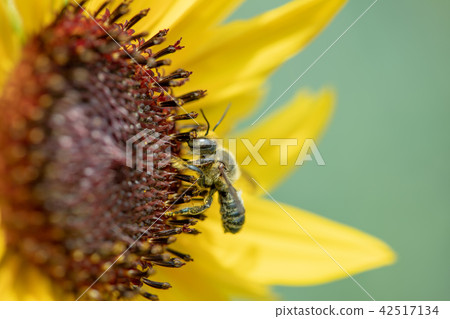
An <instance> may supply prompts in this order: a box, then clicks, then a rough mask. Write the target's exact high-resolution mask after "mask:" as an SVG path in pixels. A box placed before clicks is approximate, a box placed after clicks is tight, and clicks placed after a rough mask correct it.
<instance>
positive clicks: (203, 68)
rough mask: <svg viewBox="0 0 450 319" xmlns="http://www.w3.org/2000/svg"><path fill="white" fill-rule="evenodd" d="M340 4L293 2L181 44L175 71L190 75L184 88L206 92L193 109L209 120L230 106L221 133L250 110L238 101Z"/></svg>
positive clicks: (340, 0) (320, 0)
mask: <svg viewBox="0 0 450 319" xmlns="http://www.w3.org/2000/svg"><path fill="white" fill-rule="evenodd" d="M344 2H345V1H343V0H338V1H328V0H297V1H292V2H290V3H288V4H286V5H284V6H282V7H280V8H277V9H274V10H272V11H270V12H267V13H265V14H263V15H261V16H258V17H256V18H253V19H250V20H247V21H236V22H232V23H230V24H228V25H225V26H223V27H219V28H215V29H213V30H208V29H205V30H199V34H201V36H200V35H198V36H197V37H196V38H193V39H192V40H190V41H186V42H185V45H186V49H184V50H185V52H183V53H179V54H174V55H173V61H174V63H173V64H174V66H176V67H180V66H182V67H185V68H187V69H189V70H191V71H193V75H192V76H191V80H190V81H189V82H188V83H187V84H186V85H185V86H183V88H182V89H183V90H193V89H197V88H202V89H207V90H208V96H207V97H206V98H205V99H203V100H202V101H201V102H200V103H198V104H197V103H196V105H195V107H196V108H197V107H202V108H204V109H207V113H208V114H209V116H211V117H220V113H221V112H222V110H223V109H224V107H225V106H226V105H227V104H228V103H229V102H231V103H232V104H233V107H232V108H231V110H230V114H229V117H228V118H227V121H225V123H224V124H223V126H222V127H221V130H219V132H224V131H225V129H226V128H228V127H229V125H230V123H233V122H232V121H233V120H234V119H235V118H238V117H242V116H244V115H247V114H248V113H249V112H251V111H252V110H253V108H254V105H248V104H246V102H247V101H245V102H242V101H241V100H239V99H238V98H237V97H242V96H245V95H255V91H259V90H260V89H261V86H262V84H263V83H264V82H265V81H266V79H267V77H268V75H269V74H270V73H271V72H273V71H274V70H275V69H276V68H277V67H279V66H280V65H281V64H282V63H283V62H284V61H286V60H287V59H288V58H290V57H291V56H293V55H294V54H295V53H297V52H298V51H299V50H300V49H302V48H303V47H304V46H305V45H306V44H307V43H308V42H309V41H311V39H312V38H313V37H314V36H316V35H317V34H318V33H319V32H320V31H321V30H322V29H323V28H324V27H325V26H326V24H327V23H328V22H329V21H330V20H331V18H332V17H333V16H334V15H335V14H336V12H337V11H338V10H339V9H340V8H341V7H342V5H343V3H344ZM300 71H301V70H299V72H300ZM197 74H198V76H197ZM244 100H245V99H244ZM227 122H228V123H227Z"/></svg>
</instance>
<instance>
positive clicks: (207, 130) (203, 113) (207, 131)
mask: <svg viewBox="0 0 450 319" xmlns="http://www.w3.org/2000/svg"><path fill="white" fill-rule="evenodd" d="M200 112H202V115H203V118H204V119H205V121H206V124H207V128H206V134H205V136H206V135H208V133H209V121H208V119H207V118H206V116H205V112H203V110H202V109H200ZM216 126H217V125H216Z"/></svg>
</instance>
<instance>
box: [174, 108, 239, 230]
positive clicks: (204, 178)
mask: <svg viewBox="0 0 450 319" xmlns="http://www.w3.org/2000/svg"><path fill="white" fill-rule="evenodd" d="M228 109H229V106H228V107H227V109H226V110H225V112H224V114H223V115H222V117H221V119H220V120H219V122H218V123H217V124H216V125H215V126H214V128H213V131H214V130H215V129H216V128H217V126H218V125H219V124H220V123H221V121H222V120H223V118H224V117H225V115H226V113H227V111H228ZM201 112H202V115H203V117H204V119H205V121H206V123H207V129H206V133H204V134H199V135H198V136H197V137H194V138H191V139H189V140H188V141H187V145H188V146H189V149H190V152H191V153H192V154H193V155H196V156H198V158H197V159H195V160H189V161H184V160H181V159H176V160H175V161H176V163H175V164H176V165H175V166H177V167H180V168H181V167H184V168H187V169H189V170H192V171H195V172H197V173H198V174H199V178H198V180H197V181H196V185H197V187H199V188H200V190H207V194H206V196H205V201H204V203H203V205H201V206H193V207H185V208H182V209H180V210H178V211H175V212H169V213H166V215H167V216H175V215H196V214H200V213H202V212H204V211H205V210H206V209H208V208H209V207H211V204H212V201H213V195H214V194H215V193H216V192H217V193H218V197H219V204H220V213H221V215H222V225H223V228H224V230H225V232H230V233H233V234H235V233H237V232H239V231H240V230H241V228H242V226H243V224H244V221H245V208H244V202H243V200H242V197H241V194H240V192H238V191H237V190H236V189H235V188H234V186H233V183H234V182H235V181H236V180H237V179H238V178H239V176H240V170H239V167H238V165H237V162H236V159H235V158H234V156H233V154H232V153H231V152H230V151H228V150H227V149H225V148H224V147H223V146H222V145H221V144H220V143H219V141H218V140H216V139H214V138H209V137H208V133H209V122H208V120H207V119H206V117H205V114H204V113H203V111H202V110H201Z"/></svg>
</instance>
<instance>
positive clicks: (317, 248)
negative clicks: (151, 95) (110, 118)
mask: <svg viewBox="0 0 450 319" xmlns="http://www.w3.org/2000/svg"><path fill="white" fill-rule="evenodd" d="M241 2H242V1H241V0H231V1H230V0H227V1H223V0H215V1H207V0H190V1H186V0H178V1H177V0H173V1H154V0H151V1H149V0H135V1H134V2H133V4H132V9H133V10H132V11H131V12H129V13H127V14H125V16H124V17H121V19H120V20H118V21H125V20H126V19H130V18H131V17H133V16H134V15H136V14H137V13H138V12H139V10H141V9H145V8H147V7H150V8H151V11H150V14H149V16H148V18H145V19H142V20H141V21H140V22H139V23H138V24H136V25H135V26H133V28H134V30H135V31H136V33H140V32H144V31H145V32H148V33H149V34H150V35H152V34H155V33H156V32H158V31H159V30H162V29H164V28H170V32H169V33H168V34H167V36H166V37H167V39H166V41H167V42H168V43H175V41H177V40H178V39H179V38H180V37H183V41H182V43H183V45H185V46H186V48H185V49H184V50H183V52H180V53H178V54H175V55H173V58H172V56H171V58H172V65H173V66H174V68H173V69H177V68H178V67H180V66H182V67H184V68H186V69H187V70H189V71H193V78H192V79H191V81H189V82H186V83H184V85H183V87H182V88H177V87H173V93H174V96H179V95H180V94H182V93H184V92H186V90H187V91H193V90H195V89H197V88H202V89H207V90H208V95H207V97H206V98H204V99H202V100H200V101H198V102H197V103H195V104H193V105H192V106H191V105H185V106H184V108H185V109H186V110H188V111H193V110H198V109H200V108H203V109H204V110H205V112H206V113H207V114H208V118H210V119H218V118H219V117H220V116H221V114H222V112H223V109H224V106H225V105H227V104H228V103H230V102H231V103H232V105H233V106H232V108H231V109H230V112H229V114H228V115H227V117H226V120H225V121H224V122H223V123H222V124H221V126H220V127H219V128H218V134H219V135H221V136H227V133H228V132H229V131H230V129H231V128H232V125H233V124H234V123H236V122H237V121H238V120H239V119H242V118H243V117H245V116H247V115H249V114H250V113H251V112H252V111H253V110H254V109H255V106H256V105H257V103H258V101H260V99H261V97H262V96H263V93H264V90H263V84H264V83H265V81H266V80H267V77H268V76H269V75H270V74H271V73H272V72H273V71H274V70H275V69H276V68H277V67H279V66H280V65H281V64H282V63H283V62H284V61H286V59H288V58H289V57H291V56H292V55H294V54H295V53H297V52H298V51H299V50H300V49H302V48H303V47H304V46H305V45H306V44H307V43H308V42H309V41H310V40H311V39H312V38H313V37H314V36H316V35H317V34H318V33H319V32H320V31H321V30H322V29H323V28H324V27H325V25H326V24H327V23H328V22H329V21H330V19H331V18H332V17H333V16H334V14H335V13H336V12H337V11H338V10H339V9H340V8H341V6H342V5H343V4H344V2H345V1H343V0H335V1H329V0H294V1H292V2H290V3H288V4H286V5H284V6H282V7H279V8H277V9H274V10H272V11H270V12H267V13H264V14H262V15H260V16H258V17H255V18H252V19H249V20H246V21H235V22H231V23H228V24H225V25H223V24H220V22H221V21H223V20H224V18H226V17H227V16H228V15H229V14H230V13H231V12H232V11H233V10H234V9H235V8H236V7H237V6H238V5H239V4H240V3H241ZM64 3H65V1H63V0H60V1H54V0H42V1H39V2H37V1H31V0H30V1H25V0H23V1H12V0H11V1H3V2H0V27H1V29H2V38H1V40H0V41H1V45H0V86H1V87H3V86H4V85H5V83H7V82H6V81H7V79H8V78H10V79H11V80H12V82H11V83H14V79H15V78H20V77H21V76H23V72H28V70H27V69H26V68H25V69H15V68H18V66H17V65H18V61H20V60H21V59H22V58H24V57H26V56H27V55H32V54H33V52H32V51H25V52H24V51H23V50H22V49H23V46H24V45H25V44H26V43H28V41H29V39H30V38H31V37H32V35H33V34H39V33H40V32H41V30H42V29H43V27H44V26H46V25H48V24H49V23H51V22H52V21H53V20H54V19H55V13H56V12H59V11H60V10H61V8H62V6H63V5H64ZM101 4H102V1H97V0H95V1H94V0H93V1H89V2H87V3H86V4H85V7H86V9H87V11H88V12H91V13H93V12H95V11H96V10H97V9H98V8H99V6H100V5H101ZM76 27H78V26H74V27H73V28H74V29H75V28H76ZM74 32H75V31H74ZM71 41H76V40H75V38H74V39H73V40H71ZM83 45H85V44H83ZM32 48H33V47H32ZM63 49H64V48H63ZM62 56H63V57H64V54H63V55H62ZM55 59H57V58H55ZM63 60H64V59H63ZM61 63H66V61H63V62H61ZM167 69H168V70H170V68H169V67H167ZM12 70H20V72H22V73H20V74H19V73H15V72H13V73H11V72H12ZM82 75H83V74H82ZM17 81H18V82H19V83H15V85H18V86H20V85H21V82H20V81H19V80H17ZM166 82H167V81H166ZM52 83H53V82H52ZM160 83H162V82H160ZM34 84H35V83H34ZM9 85H10V86H11V84H9ZM6 86H7V87H8V84H7V85H6ZM56 86H57V85H56ZM180 90H182V91H180ZM7 92H8V91H7ZM60 93H61V92H60ZM7 94H8V93H7ZM17 98H18V99H20V98H21V97H20V96H17ZM333 100H334V97H333V93H332V92H330V91H328V90H324V91H322V92H320V93H318V94H313V93H309V92H300V93H299V94H298V95H297V96H296V97H295V98H294V99H293V100H292V101H291V102H290V103H289V105H287V106H285V107H284V108H282V109H281V110H280V111H278V112H275V114H272V115H270V116H267V117H266V119H263V120H261V121H260V122H258V125H256V126H255V127H254V128H250V129H249V130H247V131H245V132H241V133H239V134H237V136H239V137H244V138H248V139H249V140H250V141H251V142H252V143H253V144H255V141H256V140H258V139H260V138H266V139H268V138H271V137H277V138H281V137H282V138H295V139H297V140H298V141H299V142H300V144H301V143H302V141H304V140H305V139H308V138H313V139H315V138H317V137H318V136H319V135H320V133H321V131H322V129H323V128H324V126H325V125H326V123H327V121H328V119H329V117H330V115H331V112H332V107H333ZM167 101H169V100H167ZM46 102H48V101H47V99H42V98H41V99H39V103H43V104H46ZM169 102H170V101H169ZM48 103H51V102H48ZM88 103H91V102H88ZM0 107H1V112H2V116H3V112H6V111H7V109H8V110H9V109H10V108H11V105H1V106H0ZM11 112H14V110H12V111H10V113H7V114H13V113H11ZM111 125H112V124H111ZM112 126H113V125H112ZM30 132H31V131H30ZM39 133H40V131H39V130H37V131H34V135H32V134H31V133H30V135H32V137H33V138H34V139H37V140H39V137H40V136H39ZM36 136H37V137H36ZM6 143H8V142H7V141H6V142H5V141H3V144H6ZM3 144H2V146H3ZM275 150H276V149H275ZM14 151H17V149H14ZM17 152H18V151H17ZM17 152H16V153H15V154H16V155H17ZM111 152H112V150H111ZM19 153H20V152H19ZM277 153H278V152H277ZM260 154H261V155H262V157H263V158H264V159H265V161H266V162H267V163H268V165H267V166H259V165H256V164H255V163H254V162H252V163H251V164H250V165H249V166H246V167H245V170H246V171H247V174H248V175H249V176H253V177H254V179H255V181H256V183H257V185H253V184H251V183H249V182H248V181H247V180H246V178H241V179H240V180H239V181H237V182H236V188H237V189H240V190H242V191H243V195H242V196H243V200H244V203H245V207H246V211H247V213H246V222H245V225H244V227H243V229H242V231H241V232H240V233H238V234H235V235H230V234H224V232H223V229H222V225H221V221H220V214H219V207H218V203H217V200H215V201H214V203H213V205H212V207H211V208H210V209H209V210H208V212H207V217H208V218H207V219H206V220H204V221H201V222H199V223H198V224H197V225H196V228H197V229H198V230H200V232H201V234H199V235H197V236H192V235H190V234H182V235H179V236H178V240H177V242H175V243H174V244H171V245H170V249H174V251H182V252H189V254H190V255H191V256H192V258H193V259H194V261H190V262H187V263H186V265H184V266H183V267H181V268H179V269H173V268H168V267H155V268H156V273H155V274H151V276H150V277H149V278H150V279H151V280H152V281H157V282H168V283H170V284H171V285H172V287H173V288H171V289H167V290H160V291H157V295H158V296H159V297H160V299H162V300H227V299H232V298H243V299H272V298H274V296H273V295H272V294H271V292H270V285H313V284H320V283H324V282H329V281H332V280H336V279H339V278H345V277H347V276H348V274H356V273H359V272H362V271H366V270H370V269H373V268H376V267H381V266H384V265H388V264H390V263H392V262H393V261H394V259H395V256H394V253H393V252H392V251H391V250H390V248H389V247H388V246H387V245H386V244H384V243H383V242H381V241H380V240H378V239H376V238H374V237H371V236H369V235H367V234H364V233H362V232H360V231H358V230H355V229H353V228H351V227H348V226H344V225H341V224H339V223H336V222H333V221H330V220H328V219H326V218H323V217H319V216H317V215H314V214H312V213H309V212H306V211H303V210H300V209H298V208H295V207H291V206H289V205H284V204H282V205H279V204H277V203H276V202H274V201H272V200H269V199H264V198H262V196H263V195H264V194H266V192H270V191H271V189H273V188H274V187H275V186H276V185H277V184H278V183H279V182H280V181H281V180H282V178H283V177H285V176H287V175H289V173H290V172H291V171H292V170H293V169H294V165H293V162H294V161H295V158H293V157H288V163H289V165H287V166H281V165H279V164H278V157H277V156H278V154H275V153H274V148H270V147H268V146H267V145H265V146H263V147H262V148H261V150H260ZM295 155H297V154H295ZM245 156H246V155H245V154H238V156H237V160H238V162H239V163H241V162H242V160H243V159H244V157H245ZM0 164H1V163H0ZM66 165H68V166H70V165H71V163H70V162H68V163H66ZM0 168H2V167H1V165H0ZM2 169H3V171H2V172H4V173H5V167H3V168H2ZM0 171H1V170H0ZM57 177H58V176H57ZM21 178H22V177H21ZM67 183H69V182H67ZM58 185H60V184H58ZM3 190H5V189H3ZM80 192H81V191H80ZM19 195H20V196H22V195H23V194H19ZM19 195H17V194H16V193H14V196H18V198H28V197H27V195H24V196H25V197H20V196H19ZM33 196H34V195H33ZM39 196H57V195H53V194H40V195H39ZM1 200H2V201H1V202H0V204H1V205H2V207H3V212H5V211H8V209H10V208H11V207H9V206H8V205H10V204H8V201H9V199H8V198H5V197H4V196H3V195H2V196H1ZM52 203H54V202H52ZM21 205H22V204H21ZM24 205H25V204H24ZM21 207H22V206H21ZM57 208H58V207H57ZM59 208H60V207H59ZM0 216H1V215H0ZM5 216H6V217H8V216H9V215H8V214H4V216H3V218H4V225H3V226H2V227H3V231H4V230H5V229H6V232H5V231H4V232H5V233H8V228H7V227H8V226H5V225H8V222H6V221H5ZM30 216H39V212H37V213H35V214H34V215H30ZM8 218H10V216H9V217H8ZM175 220H178V219H175ZM0 221H1V220H0ZM26 222H28V220H26V221H25V223H26ZM29 222H30V223H33V222H35V221H34V220H32V221H29ZM36 223H38V222H36ZM33 225H34V224H33ZM98 226H99V228H100V226H101V225H98ZM136 226H137V225H136ZM114 227H115V225H112V226H111V229H110V230H111V232H114V231H115V230H114V229H113V228H114ZM119 227H122V225H119ZM0 231H2V228H0ZM52 231H55V230H52ZM16 233H20V232H15V233H14V232H13V234H16ZM20 234H21V233H20ZM55 236H56V235H55ZM58 236H63V237H61V238H64V235H61V234H58ZM44 237H45V236H44ZM52 238H53V237H52ZM58 238H60V237H58ZM163 238H165V240H166V244H167V241H168V239H167V236H166V237H163ZM27 239H28V238H27ZM133 239H134V238H133ZM9 240H10V241H11V237H10V239H9ZM15 240H17V238H16V239H15ZM31 242H32V243H33V244H36V243H37V245H38V246H37V249H38V250H39V243H40V242H39V241H33V240H32V241H31ZM150 242H151V240H150ZM66 244H67V242H66ZM122 244H123V243H122ZM10 245H11V242H8V244H6V243H5V238H4V236H1V234H0V259H1V262H0V300H48V299H74V298H77V297H78V296H79V295H80V293H83V292H84V288H89V287H88V286H89V284H87V286H86V285H85V286H83V288H80V287H78V288H80V289H79V290H76V289H75V290H73V289H72V290H70V289H69V291H68V290H67V289H65V287H64V286H63V285H62V286H61V285H60V284H59V283H60V282H61V280H62V279H61V280H55V277H56V278H57V277H58V274H59V275H60V273H59V271H64V270H65V269H62V270H61V269H59V268H58V267H57V266H58V265H52V267H53V268H49V269H52V271H50V272H46V271H45V270H43V267H42V265H41V266H39V265H40V264H39V262H37V261H36V260H28V259H27V258H26V257H24V255H23V253H19V252H18V251H17V250H16V249H15V248H11V247H10ZM30 245H31V244H30ZM30 245H28V246H30ZM25 246H26V245H25ZM28 246H26V247H28ZM126 246H127V245H118V246H117V245H116V246H114V251H117V250H119V251H120V252H121V251H123V250H125V249H124V248H125V247H126ZM163 246H164V245H163ZM30 247H34V248H36V246H32V245H31V246H30ZM51 247H54V246H51ZM155 247H156V246H152V247H151V254H153V255H152V256H159V257H161V256H162V255H161V254H159V253H160V252H157V251H156V250H158V249H159V248H158V249H156V248H155ZM158 247H160V246H158ZM164 247H165V246H164ZM67 249H68V251H70V252H71V255H70V258H71V259H70V260H71V261H77V262H81V261H83V258H84V256H83V254H81V253H79V251H71V250H70V248H67ZM108 249H109V248H108ZM139 249H141V248H139ZM142 249H146V248H145V247H144V248H142ZM120 252H116V255H119V254H120ZM31 256H34V257H36V258H38V257H39V256H38V254H37V253H36V254H35V255H33V254H31ZM2 257H3V258H2ZM46 257H48V256H46ZM145 257H146V256H144V257H143V258H145ZM159 257H158V258H159ZM36 258H35V259H36ZM67 258H69V257H67ZM96 258H98V256H97V255H95V254H92V255H91V256H90V259H89V260H88V264H89V263H91V262H92V263H95V262H94V260H95V259H96ZM152 258H156V257H152ZM185 259H186V260H189V258H188V257H186V258H185ZM120 262H123V260H121V261H120ZM152 262H155V263H156V262H157V261H155V260H154V259H153V260H152ZM42 263H45V262H44V261H42ZM89 265H90V264H89ZM105 265H108V264H106V263H105V264H103V266H104V269H105V270H107V271H109V272H112V273H114V271H113V269H109V268H107V267H105ZM86 267H88V266H86ZM113 267H115V266H113ZM44 268H45V267H44ZM86 269H87V268H86ZM55 272H56V274H55ZM62 273H63V272H62ZM49 274H50V275H49ZM83 274H84V273H83ZM115 274H116V275H117V276H118V277H117V278H113V279H114V280H116V281H117V282H121V281H120V280H122V279H123V278H122V277H120V274H119V273H118V272H116V273H115ZM71 275H74V276H78V275H80V274H71ZM124 276H125V275H124ZM127 276H128V275H127ZM130 276H131V275H130ZM133 276H134V275H133ZM124 278H135V277H126V276H125V277H124ZM136 278H139V280H141V281H145V279H144V278H145V276H144V277H142V276H141V277H136ZM113 279H111V280H113ZM121 284H123V282H121ZM126 284H128V285H129V283H128V282H127V283H125V284H124V285H126ZM133 285H135V286H138V284H136V283H135V282H133ZM154 285H155V284H153V286H154ZM150 286H151V285H150ZM108 287H109V286H108ZM121 287H122V286H121ZM113 288H114V287H113ZM105 289H106V288H105ZM120 289H122V288H120ZM120 289H118V290H120ZM123 289H125V290H124V291H126V292H127V290H126V288H123ZM90 290H91V291H90V292H88V293H87V294H86V296H85V297H89V298H94V299H95V298H97V297H98V298H100V299H101V298H104V297H103V296H104V295H99V296H98V295H95V293H92V292H96V291H97V290H96V289H95V286H94V287H93V288H92V289H90ZM121 291H122V290H121ZM149 291H151V293H152V294H153V293H155V292H154V291H155V290H149ZM107 296H108V297H111V296H113V297H114V296H115V294H114V292H113V293H111V294H110V295H107ZM127 296H128V295H126V294H125V293H124V294H122V295H120V294H119V295H117V297H125V298H126V297H127ZM132 297H133V296H132ZM150 299H151V298H150Z"/></svg>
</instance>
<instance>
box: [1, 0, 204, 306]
mask: <svg viewBox="0 0 450 319" xmlns="http://www.w3.org/2000/svg"><path fill="white" fill-rule="evenodd" d="M109 2H110V1H106V2H105V3H104V4H103V5H102V6H101V7H100V8H99V9H98V10H97V11H95V13H93V15H92V16H94V17H96V20H93V19H91V18H90V17H89V16H88V15H87V14H85V12H84V9H82V8H80V7H78V6H76V5H68V6H67V7H65V8H64V9H63V10H62V12H61V13H60V14H59V15H58V16H57V18H56V20H55V21H54V22H53V23H52V24H51V25H49V26H48V27H46V28H45V29H43V30H42V31H41V32H40V33H39V34H38V35H36V36H34V37H33V38H31V39H30V40H29V42H28V44H27V45H26V46H25V48H24V51H23V57H22V59H21V61H20V62H19V63H18V65H17V67H16V68H15V70H14V71H13V73H12V74H11V77H10V80H9V82H8V83H7V85H6V86H5V88H4V92H3V95H2V96H1V97H0V108H1V114H2V116H1V117H0V158H1V160H0V176H2V178H1V180H0V194H1V195H0V199H1V205H2V209H1V220H2V227H3V228H4V229H5V232H6V236H7V245H8V251H9V252H14V253H19V254H21V255H22V256H23V257H24V258H25V259H26V260H27V261H28V262H29V263H31V264H34V265H36V266H38V267H40V268H41V269H42V270H43V272H45V273H46V274H47V275H48V276H49V277H50V278H52V279H53V280H54V281H56V282H57V283H58V285H59V286H60V287H62V288H63V289H64V290H65V291H66V292H67V293H71V294H73V296H74V297H75V298H77V297H78V296H79V295H80V294H83V298H87V299H117V298H119V299H120V298H125V299H127V298H132V297H133V296H135V295H137V294H140V295H142V296H144V297H145V298H147V299H150V300H157V299H158V297H157V295H156V294H153V293H150V292H146V291H143V290H141V287H142V286H143V284H145V285H146V286H148V287H150V288H151V289H155V288H156V289H168V288H170V284H168V283H159V282H155V281H152V280H150V279H148V277H149V276H150V275H152V274H153V273H154V271H155V267H158V266H163V267H172V268H178V267H181V266H182V265H184V264H185V262H183V260H184V261H186V262H187V261H190V260H191V258H190V256H189V255H186V254H181V253H178V252H176V251H174V250H168V249H166V246H167V245H169V244H171V243H173V242H174V241H175V239H176V236H177V235H179V234H181V233H191V234H192V233H196V230H195V229H192V228H191V226H193V225H195V224H196V220H195V219H192V218H187V219H186V218H173V217H172V218H167V217H165V216H164V213H165V212H166V211H167V210H169V209H171V208H172V207H173V205H176V204H178V203H180V202H186V201H189V199H190V197H189V196H190V195H188V194H183V193H182V192H185V193H187V191H186V188H183V187H181V186H182V185H181V183H182V181H186V179H187V178H188V177H184V176H183V175H180V174H179V172H178V171H177V169H175V168H174V167H172V165H171V162H170V157H169V158H168V156H169V155H168V154H169V153H170V154H172V155H175V156H176V155H177V154H178V153H179V152H180V142H182V141H184V140H186V139H188V138H192V134H194V133H187V134H185V133H180V132H178V130H177V127H176V121H179V120H188V119H192V118H195V117H196V116H197V114H196V113H189V114H177V113H178V110H179V106H180V105H183V104H184V103H188V102H191V101H195V100H197V99H199V98H201V97H203V96H204V95H205V91H195V92H191V93H187V94H184V95H182V96H180V97H178V98H173V97H172V96H171V92H172V91H171V87H172V86H179V85H181V84H183V83H184V82H183V81H185V80H186V78H188V77H189V76H190V74H191V73H190V72H188V71H185V70H182V69H178V70H176V71H174V72H173V73H171V74H168V75H166V76H164V75H161V74H163V72H162V71H161V70H158V69H156V68H158V67H160V66H163V65H168V64H170V60H168V59H161V57H163V56H166V55H167V54H170V53H174V52H175V51H178V50H180V49H181V48H182V47H181V46H180V42H179V41H177V42H176V43H175V44H174V45H169V46H167V47H165V48H162V49H159V50H155V52H156V53H154V52H153V51H152V50H150V47H152V46H154V45H158V44H160V43H162V42H163V41H164V36H165V35H166V34H167V32H168V30H162V31H160V32H158V33H157V34H156V35H155V36H154V37H152V38H150V39H148V40H147V41H146V40H145V39H144V38H142V36H143V34H139V35H136V34H134V31H133V30H132V29H131V28H132V27H133V26H134V25H135V24H136V23H138V22H139V20H141V19H142V18H143V17H145V15H146V14H147V13H148V10H142V11H141V12H139V13H138V14H137V15H136V16H134V17H133V18H131V19H130V21H128V22H125V23H124V24H117V23H116V22H117V21H118V20H119V19H120V18H121V17H122V16H123V15H124V14H126V13H127V12H129V8H128V2H124V3H121V4H119V5H118V6H117V7H116V8H115V9H113V10H112V12H111V13H110V11H109V10H108V9H106V11H105V8H107V7H108V5H109ZM103 11H105V12H104V14H102V12H103ZM105 31H106V33H105ZM136 62H137V63H136ZM179 79H181V80H179ZM145 129H147V130H149V132H152V134H153V135H152V136H157V137H158V138H157V139H154V140H151V141H150V143H148V144H147V145H146V146H145V147H144V150H147V149H149V148H152V151H153V168H154V169H153V170H152V171H151V172H149V171H146V170H143V171H141V170H138V169H137V167H136V166H132V167H129V165H128V166H127V158H126V144H127V140H129V139H130V138H132V137H133V136H135V135H136V134H138V133H140V132H142V130H145ZM160 141H165V142H164V143H159V142H160ZM133 147H135V146H133ZM144 153H145V154H146V152H144ZM140 160H141V161H145V160H148V158H147V157H146V155H144V157H143V158H141V159H140ZM136 165H137V164H136ZM189 181H190V182H192V181H191V180H189ZM190 194H191V195H192V192H190ZM197 195H198V194H197ZM196 217H198V216H196ZM125 251H126V253H125V254H123V253H124V252H125ZM166 251H167V252H166ZM168 253H171V254H172V255H175V256H176V257H175V258H172V257H170V255H169V254H168ZM122 254H123V255H122ZM180 258H181V259H180ZM109 267H111V268H109ZM105 270H108V271H106V272H105ZM93 283H95V284H94V285H93V286H92V287H91V285H92V284H93ZM88 288H89V289H88Z"/></svg>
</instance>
